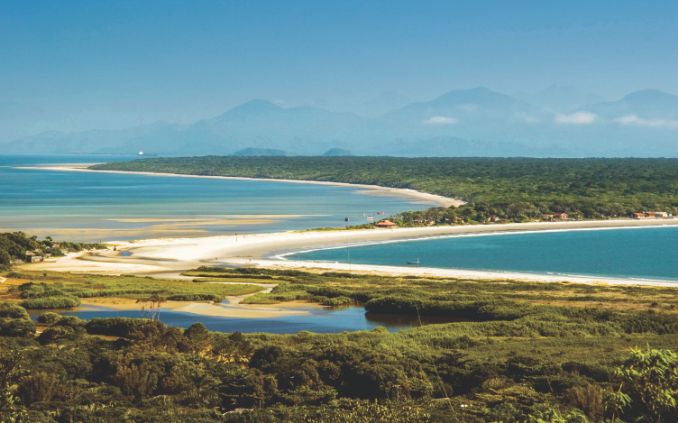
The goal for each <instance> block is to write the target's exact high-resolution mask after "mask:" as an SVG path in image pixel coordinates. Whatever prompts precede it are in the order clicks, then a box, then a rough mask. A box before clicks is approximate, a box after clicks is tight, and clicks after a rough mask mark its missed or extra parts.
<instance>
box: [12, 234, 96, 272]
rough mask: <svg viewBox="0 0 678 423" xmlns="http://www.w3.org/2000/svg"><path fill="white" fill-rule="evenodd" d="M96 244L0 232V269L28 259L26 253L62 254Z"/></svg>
mask: <svg viewBox="0 0 678 423" xmlns="http://www.w3.org/2000/svg"><path fill="white" fill-rule="evenodd" d="M98 246H99V245H98V244H83V243H77V242H56V241H54V240H53V239H52V238H50V237H47V238H45V239H42V240H40V239H38V238H37V237H35V236H28V235H26V234H24V233H23V232H11V233H9V232H8V233H0V270H3V269H8V268H9V266H10V264H11V262H12V261H15V260H21V261H24V260H28V259H29V256H27V253H31V254H32V253H35V254H38V255H51V256H62V255H64V254H65V253H67V252H69V251H80V250H82V249H84V248H93V247H98Z"/></svg>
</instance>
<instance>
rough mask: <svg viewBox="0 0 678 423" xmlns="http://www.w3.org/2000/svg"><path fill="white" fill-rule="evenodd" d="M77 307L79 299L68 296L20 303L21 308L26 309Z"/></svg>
mask: <svg viewBox="0 0 678 423" xmlns="http://www.w3.org/2000/svg"><path fill="white" fill-rule="evenodd" d="M79 305H80V298H78V297H72V296H70V295H58V296H54V297H38V298H29V299H26V300H23V301H22V302H21V306H22V307H25V308H27V309H47V308H73V307H77V306H79Z"/></svg>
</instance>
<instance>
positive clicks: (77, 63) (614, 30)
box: [0, 0, 678, 137]
mask: <svg viewBox="0 0 678 423" xmlns="http://www.w3.org/2000/svg"><path fill="white" fill-rule="evenodd" d="M676 75H678V2H676V1H623V0H617V1H602V0H601V1H572V0H567V1H543V0H542V1H508V0H503V1H501V0H499V1H481V0H476V1H410V2H401V1H393V0H389V1H346V0H343V1H329V0H327V1H301V0H295V1H206V0H205V1H195V0H194V1H171V0H162V1H161V0H157V1H140V0H135V1H123V0H117V1H91V0H90V1H63V0H61V1H58V2H56V1H27V0H20V1H11V0H3V1H2V2H0V114H1V113H3V111H4V112H5V113H13V114H20V115H21V116H24V115H29V116H30V115H35V116H37V118H36V119H34V120H32V121H31V120H29V121H28V122H25V123H22V122H23V121H22V120H21V119H18V120H16V122H15V124H14V126H12V125H10V126H12V127H11V128H10V129H8V131H10V132H12V133H17V134H23V133H30V132H34V131H38V130H44V129H56V130H75V129H78V130H79V129H87V128H116V127H124V126H128V125H135V124H141V123H150V122H153V121H156V120H164V121H183V122H188V121H191V120H194V119H197V118H200V117H207V116H211V115H214V114H218V113H220V112H222V111H224V110H226V109H227V108H229V107H232V106H234V105H237V104H239V103H241V102H244V101H247V100H249V99H252V98H265V99H270V100H275V101H280V102H281V103H283V104H289V105H296V104H315V105H320V106H323V107H327V108H331V109H350V108H351V106H352V105H354V104H359V103H361V102H364V101H367V100H370V99H371V98H373V97H375V96H377V95H379V94H380V93H384V92H398V93H402V94H404V95H406V96H408V97H409V98H411V99H414V100H423V99H429V98H432V97H435V96H437V95H439V94H442V93H444V92H445V91H448V90H451V89H455V88H467V87H473V86H478V85H484V86H488V87H490V88H493V89H496V90H499V91H503V92H507V93H516V92H521V91H527V92H530V91H538V90H540V89H543V88H545V87H547V86H549V85H551V84H558V85H574V86H577V87H579V88H582V89H584V90H587V91H591V92H593V93H596V94H598V95H601V96H603V97H608V98H616V97H619V96H621V95H624V94H626V93H627V92H629V91H633V90H637V89H641V88H648V87H652V88H658V89H662V90H666V91H669V92H672V93H676V94H678V78H677V77H676ZM8 116H9V115H8ZM6 120H7V119H6ZM22 125H23V126H22ZM8 127H9V126H8ZM2 136H3V133H2V131H0V137H2ZM5 136H7V132H6V133H5Z"/></svg>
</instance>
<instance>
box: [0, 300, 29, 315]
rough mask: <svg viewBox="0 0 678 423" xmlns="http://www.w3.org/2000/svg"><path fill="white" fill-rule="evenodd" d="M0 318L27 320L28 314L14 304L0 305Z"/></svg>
mask: <svg viewBox="0 0 678 423" xmlns="http://www.w3.org/2000/svg"><path fill="white" fill-rule="evenodd" d="M0 317H11V318H14V319H28V318H29V317H28V312H27V311H26V309H24V308H23V307H21V306H19V305H18V304H14V303H0Z"/></svg>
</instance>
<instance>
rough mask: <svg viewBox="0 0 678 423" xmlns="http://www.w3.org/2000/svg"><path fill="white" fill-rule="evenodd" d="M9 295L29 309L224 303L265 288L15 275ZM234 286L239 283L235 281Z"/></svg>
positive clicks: (66, 275) (125, 278)
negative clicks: (95, 303)
mask: <svg viewBox="0 0 678 423" xmlns="http://www.w3.org/2000/svg"><path fill="white" fill-rule="evenodd" d="M9 279H10V283H9V286H8V288H7V289H8V294H10V295H13V296H15V297H18V298H20V299H21V300H22V301H21V305H22V306H23V307H26V308H29V309H52V308H70V307H77V306H78V305H79V304H80V299H82V298H100V297H118V298H131V299H137V300H145V299H148V298H150V297H151V296H154V297H157V298H159V299H161V300H174V301H214V302H221V301H223V300H224V298H225V297H226V296H231V295H246V294H253V293H256V292H258V291H260V290H261V289H262V288H261V287H260V286H256V285H249V284H246V283H219V282H218V281H214V282H202V283H197V282H191V281H182V280H162V279H153V278H149V277H138V276H100V275H81V274H69V273H57V272H31V271H23V272H16V271H15V272H12V273H11V277H10V278H9ZM231 282H237V281H233V280H231Z"/></svg>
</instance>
